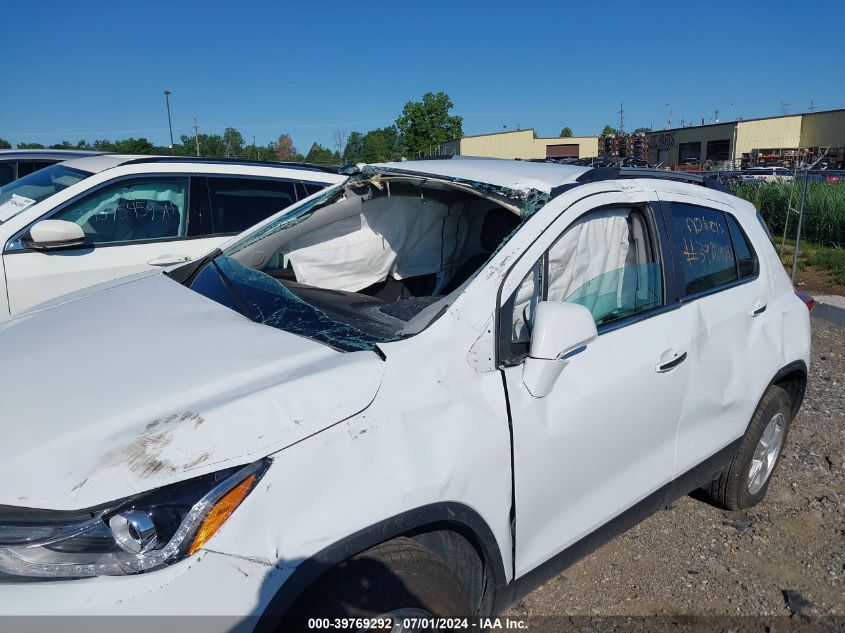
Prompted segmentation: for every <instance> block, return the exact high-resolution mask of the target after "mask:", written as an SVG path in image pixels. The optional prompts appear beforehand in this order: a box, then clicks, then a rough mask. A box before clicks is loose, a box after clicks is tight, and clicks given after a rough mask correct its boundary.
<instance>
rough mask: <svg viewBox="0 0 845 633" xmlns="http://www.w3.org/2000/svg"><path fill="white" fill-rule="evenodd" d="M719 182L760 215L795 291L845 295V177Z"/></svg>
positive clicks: (806, 174)
mask: <svg viewBox="0 0 845 633" xmlns="http://www.w3.org/2000/svg"><path fill="white" fill-rule="evenodd" d="M717 177H718V178H719V179H720V180H722V181H723V182H724V183H725V184H726V185H727V186H728V188H729V189H730V190H731V192H732V193H734V195H737V196H739V197H740V198H743V199H745V200H748V201H749V202H751V203H752V204H753V205H754V206H755V207H756V208H757V210H758V211H759V212H760V215H761V216H762V217H763V219H764V220H765V221H766V224H767V225H768V227H769V230H770V231H771V233H772V238H773V239H774V242H775V247H776V248H777V251H778V253H780V256H781V261H782V262H783V265H784V267H785V268H786V271H787V273H788V274H789V275H790V276H791V277H792V280H793V283H794V284H795V287H796V288H798V289H801V290H806V291H807V292H810V293H811V294H816V295H840V296H845V173H843V172H831V171H793V172H791V173H790V175H772V176H765V177H762V178H761V177H760V176H758V175H755V174H752V175H746V174H743V173H741V172H740V173H736V172H722V173H720V174H718V175H717Z"/></svg>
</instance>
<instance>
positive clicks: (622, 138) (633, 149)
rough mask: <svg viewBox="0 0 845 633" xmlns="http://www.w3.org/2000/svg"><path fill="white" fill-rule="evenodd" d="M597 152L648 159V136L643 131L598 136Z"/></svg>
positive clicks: (605, 154) (604, 154) (620, 156)
mask: <svg viewBox="0 0 845 633" xmlns="http://www.w3.org/2000/svg"><path fill="white" fill-rule="evenodd" d="M598 154H599V156H618V157H619V158H634V159H637V160H641V161H646V160H648V138H647V137H646V135H645V134H643V133H639V134H608V135H605V136H600V137H599V151H598Z"/></svg>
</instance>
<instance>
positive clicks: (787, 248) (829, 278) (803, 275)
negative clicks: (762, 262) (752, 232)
mask: <svg viewBox="0 0 845 633" xmlns="http://www.w3.org/2000/svg"><path fill="white" fill-rule="evenodd" d="M774 242H775V250H776V251H777V252H778V253H780V254H781V263H782V264H783V267H784V268H785V269H786V272H787V274H791V272H792V254H793V252H794V251H795V239H794V238H787V240H786V244H784V243H783V236H782V235H777V236H775V237H774ZM797 270H798V272H797V275H796V280H795V282H796V285H797V286H801V287H804V288H806V289H807V290H812V291H814V292H818V293H822V294H839V295H841V294H845V249H843V248H837V247H834V246H825V245H824V244H816V243H815V242H809V241H805V240H801V245H800V248H799V249H798V267H797Z"/></svg>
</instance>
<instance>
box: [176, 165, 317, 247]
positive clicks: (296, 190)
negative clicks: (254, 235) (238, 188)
mask: <svg viewBox="0 0 845 633" xmlns="http://www.w3.org/2000/svg"><path fill="white" fill-rule="evenodd" d="M194 177H196V178H202V185H201V186H202V187H204V193H205V199H206V201H207V202H208V204H209V212H210V211H211V188H210V186H209V183H208V179H209V178H238V179H241V180H262V181H265V182H266V181H283V182H289V183H290V184H291V185H292V186H293V193H294V196H295V197H296V200H294V201H293V202H292V203H291V204H290V205H288V206H287V207H284V208H283V209H279V211H284V210H285V209H288V208H290V207H291V206H293V205H295V204H298V203H299V202H300V201H301V200H304V199H305V198H304V197H303V198H301V197H300V191H299V188H298V187H297V185H302V188H303V192H304V193H305V194H307V195H306V196H305V197H308V195H311V194H308V190H307V189H305V185H306V184H309V185H320V186H322V188H323V189H325V188H326V187H330V186H331V185H332V183H319V182H311V181H307V180H306V181H304V180H302V179H294V178H288V177H282V176H258V175H255V174H219V173H202V174H195V176H194ZM279 211H276V212H275V213H278V212H279ZM275 213H273V214H271V215H275ZM268 217H270V216H268ZM196 219H197V221H200V218H199V216H197V218H196ZM264 219H265V220H266V219H267V218H264ZM263 221H264V220H262V222H263ZM209 222H210V225H211V233H202V232H200V233H199V234H197V235H192V236H191V237H192V238H197V237H205V238H214V237H234V236H235V235H240V234H241V233H243V231H234V232H225V233H223V232H219V231H215V230H214V220H213V218H211V219H210V220H209ZM200 223H201V222H200ZM247 228H250V227H247ZM244 230H246V229H244Z"/></svg>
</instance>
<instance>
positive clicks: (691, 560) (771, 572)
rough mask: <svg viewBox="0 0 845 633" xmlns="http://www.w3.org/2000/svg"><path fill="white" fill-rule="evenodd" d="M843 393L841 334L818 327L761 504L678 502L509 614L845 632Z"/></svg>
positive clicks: (844, 336)
mask: <svg viewBox="0 0 845 633" xmlns="http://www.w3.org/2000/svg"><path fill="white" fill-rule="evenodd" d="M844 387H845V328H841V327H838V326H836V325H834V324H832V323H829V322H827V321H822V320H820V319H813V357H812V367H811V369H810V381H809V386H808V390H807V394H806V397H805V400H804V405H803V407H802V408H801V412H800V413H799V415H798V416H797V417H796V419H795V420H794V421H793V423H792V426H791V429H790V433H789V437H788V438H787V443H786V448H785V451H784V454H783V457H782V459H781V461H780V464H779V465H778V468H777V471H776V472H775V473H774V475H773V477H774V479H773V481H772V483H771V485H770V487H769V492H768V495H767V497H766V498H765V499H764V500H763V502H762V503H761V504H760V505H758V506H757V507H755V508H752V509H751V510H749V511H745V512H736V513H732V512H723V511H721V510H718V509H716V508H713V507H711V506H709V505H706V504H704V503H702V502H699V501H695V500H693V499H692V498H690V497H684V498H681V499H679V500H678V501H677V502H676V503H674V504H673V505H672V506H671V507H670V508H669V509H668V510H666V511H663V512H659V513H657V514H656V515H654V516H652V517H651V518H649V519H648V520H646V521H644V522H643V523H641V524H640V525H639V526H637V527H635V528H633V529H632V530H630V531H629V532H627V533H626V534H624V535H622V536H621V537H619V538H617V539H616V540H614V541H612V542H610V543H608V544H607V545H605V546H604V547H602V548H601V549H599V550H597V551H596V552H594V553H593V554H592V555H590V556H589V557H587V558H585V559H584V560H582V561H581V562H579V563H577V564H576V565H574V566H572V567H570V568H569V569H567V570H566V571H565V572H564V573H563V574H561V575H560V576H558V577H557V578H554V579H552V580H550V581H549V582H547V583H546V584H544V585H543V586H541V587H539V588H538V589H537V590H535V591H534V592H532V593H531V594H529V595H528V596H527V597H526V598H525V599H524V600H522V601H521V602H520V603H518V604H517V605H515V606H514V607H512V608H511V609H510V611H508V613H507V614H505V615H506V616H509V617H512V618H518V619H523V618H528V619H529V621H530V619H531V618H534V617H537V616H540V617H542V616H590V617H596V616H598V617H605V616H634V617H639V616H654V615H659V616H667V617H668V616H671V617H674V616H695V617H698V616H728V617H730V618H736V617H737V616H762V617H777V616H790V615H791V614H793V615H796V614H798V615H801V616H802V617H803V616H809V617H811V618H814V619H816V618H821V619H830V617H831V616H834V617H835V620H836V621H837V622H843V620H841V619H840V618H842V616H845V465H843V461H845V394H843V388H844ZM787 595H788V596H789V599H790V601H791V602H792V608H791V609H790V607H789V606H788V604H787ZM802 601H803V602H802Z"/></svg>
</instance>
